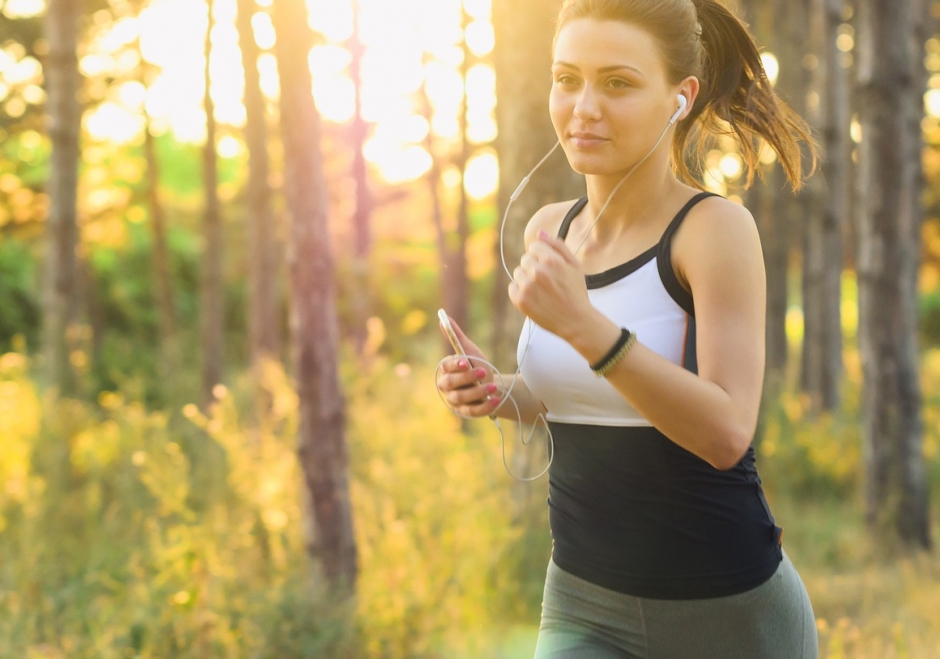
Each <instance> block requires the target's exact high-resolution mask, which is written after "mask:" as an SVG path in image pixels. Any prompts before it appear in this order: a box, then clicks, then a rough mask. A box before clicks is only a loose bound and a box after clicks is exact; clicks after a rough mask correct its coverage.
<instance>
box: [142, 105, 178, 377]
mask: <svg viewBox="0 0 940 659" xmlns="http://www.w3.org/2000/svg"><path fill="white" fill-rule="evenodd" d="M144 112H145V118H144V122H145V123H144V158H145V160H146V162H147V205H148V206H149V207H150V226H151V232H152V234H153V281H154V286H155V288H156V293H157V295H156V297H157V309H158V312H159V319H160V353H161V357H162V359H161V361H160V366H159V369H160V376H161V379H162V381H163V382H164V383H166V382H169V379H168V378H169V377H170V376H172V375H173V374H174V373H175V370H176V368H177V367H178V366H179V360H178V357H177V352H176V347H177V335H176V307H175V305H174V303H173V280H172V275H171V274H170V250H169V248H168V247H167V240H166V232H167V226H166V212H165V211H164V208H163V202H162V200H161V198H160V163H159V161H158V160H157V150H156V145H155V144H154V142H155V140H154V137H153V133H152V132H151V130H150V117H149V115H146V110H145V111H144Z"/></svg>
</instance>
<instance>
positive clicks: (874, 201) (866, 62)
mask: <svg viewBox="0 0 940 659" xmlns="http://www.w3.org/2000/svg"><path fill="white" fill-rule="evenodd" d="M860 11H861V16H860V21H859V23H860V27H861V35H860V37H859V43H860V45H861V47H862V50H861V56H862V60H861V62H860V66H859V87H860V89H859V91H860V101H861V107H860V110H861V112H860V114H861V123H862V131H863V135H864V139H863V142H862V145H861V160H862V168H861V169H862V176H864V179H863V183H862V187H863V189H864V190H865V192H866V196H865V198H864V199H863V200H862V203H861V204H860V205H861V207H862V208H861V209H860V212H859V220H860V222H861V225H860V227H859V231H858V238H859V255H858V269H859V307H860V309H859V320H860V322H859V341H860V347H861V355H862V368H863V373H864V378H865V382H864V404H863V409H864V422H863V436H864V441H865V449H866V466H867V473H866V490H867V491H866V495H867V497H866V499H867V519H868V522H869V524H870V525H871V527H872V530H873V532H874V534H875V536H876V537H877V538H878V540H879V541H880V542H881V543H882V544H885V545H887V546H888V547H889V548H892V547H894V546H898V545H899V546H901V547H905V548H913V547H924V548H927V547H929V546H930V544H931V537H930V528H929V515H928V484H927V478H926V473H925V468H924V459H923V418H922V400H921V398H922V397H921V391H920V384H919V374H918V367H917V269H918V265H919V262H920V229H921V223H922V220H923V208H922V202H921V200H920V199H919V198H918V196H917V193H918V191H919V189H920V184H919V180H920V178H921V176H922V172H921V167H922V165H921V159H920V157H919V153H917V154H916V157H914V156H915V150H916V145H918V144H919V143H920V137H919V133H920V122H919V121H918V122H915V121H913V119H914V117H918V116H921V117H922V113H923V105H922V100H921V98H920V96H921V94H922V90H920V89H918V87H917V84H918V83H919V82H920V81H921V80H922V74H921V72H920V67H921V62H922V61H923V52H922V49H923V43H917V44H915V43H913V42H914V41H915V40H914V39H913V38H912V37H914V36H915V34H916V32H915V30H916V24H915V20H914V18H915V15H914V11H913V8H912V6H911V3H907V2H904V3H897V2H892V1H891V0H864V1H863V2H861V5H860ZM921 19H922V16H920V15H918V16H917V20H918V21H919V20H921Z"/></svg>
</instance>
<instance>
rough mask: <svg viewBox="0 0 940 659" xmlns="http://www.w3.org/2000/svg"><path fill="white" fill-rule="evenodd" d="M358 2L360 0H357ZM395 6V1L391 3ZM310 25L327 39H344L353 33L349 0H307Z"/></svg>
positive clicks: (333, 40) (340, 40) (337, 40)
mask: <svg viewBox="0 0 940 659" xmlns="http://www.w3.org/2000/svg"><path fill="white" fill-rule="evenodd" d="M359 1H360V2H361V1H362V0H359ZM392 4H394V5H396V6H397V3H392ZM307 9H308V10H309V12H308V13H309V22H310V27H312V28H313V29H314V30H316V31H317V32H319V33H320V34H322V35H323V36H324V37H325V38H326V40H327V41H332V42H335V43H338V42H342V41H346V40H347V39H349V37H351V36H352V33H353V9H352V2H351V0H307Z"/></svg>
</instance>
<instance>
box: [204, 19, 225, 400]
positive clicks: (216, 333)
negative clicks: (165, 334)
mask: <svg viewBox="0 0 940 659" xmlns="http://www.w3.org/2000/svg"><path fill="white" fill-rule="evenodd" d="M214 7H215V0H208V12H209V22H208V26H207V27H206V76H205V78H206V92H205V97H204V99H205V100H204V107H205V111H206V143H205V145H204V147H203V152H202V171H203V186H204V189H205V203H206V209H205V219H204V220H203V240H204V244H203V250H204V251H203V258H202V282H201V290H200V294H201V295H200V297H201V300H200V312H201V316H200V321H201V328H200V329H201V345H202V389H203V390H202V400H203V403H204V404H208V403H209V401H211V400H212V390H213V388H214V387H215V386H216V385H217V384H219V383H220V382H222V370H223V365H224V360H225V354H224V348H223V342H224V330H225V327H224V326H225V322H224V315H225V288H224V282H223V278H222V277H223V273H222V211H221V209H220V207H219V190H218V188H219V172H218V155H217V147H216V122H215V104H214V103H213V101H212V94H211V93H210V90H211V86H212V77H211V75H210V73H209V60H210V58H211V55H212V28H213V27H214V25H215V21H214V19H213V15H212V13H213V9H214Z"/></svg>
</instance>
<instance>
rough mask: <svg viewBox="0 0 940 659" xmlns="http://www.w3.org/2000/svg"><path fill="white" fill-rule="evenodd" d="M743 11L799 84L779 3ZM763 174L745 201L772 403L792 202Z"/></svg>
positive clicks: (767, 171) (773, 175) (755, 3)
mask: <svg viewBox="0 0 940 659" xmlns="http://www.w3.org/2000/svg"><path fill="white" fill-rule="evenodd" d="M742 9H743V10H744V13H745V16H746V18H747V21H748V25H749V27H750V29H751V33H752V34H753V35H754V37H755V38H756V40H757V43H758V45H759V46H764V45H765V44H768V45H771V46H772V47H773V49H774V51H775V52H776V54H777V56H778V58H779V62H780V68H781V71H780V78H781V79H780V82H778V88H781V89H782V88H785V87H787V86H791V87H792V86H794V83H793V80H794V79H796V80H799V77H797V76H795V75H794V71H796V72H799V71H800V69H801V67H800V64H799V62H798V57H794V53H795V52H799V46H798V45H797V44H792V43H790V44H784V43H781V42H782V41H783V39H781V38H780V37H779V36H777V32H776V30H777V26H778V24H779V23H778V17H777V16H776V15H775V11H776V9H777V7H775V6H774V5H770V4H767V3H762V2H759V0H748V1H747V2H744V3H743V4H742ZM785 36H786V35H785ZM788 57H789V58H788ZM784 67H786V70H784ZM797 86H798V85H797ZM764 176H765V177H766V178H765V179H764V180H761V179H758V180H756V181H755V182H754V185H753V186H752V187H751V189H750V190H748V192H747V195H746V199H745V203H746V205H747V207H748V209H749V210H750V211H751V213H752V214H753V215H754V219H755V221H756V223H757V228H758V231H759V232H760V236H761V245H762V247H763V251H764V264H765V267H766V270H767V327H766V342H767V348H766V351H767V362H766V371H765V374H766V377H765V383H764V390H765V392H766V399H767V400H768V401H772V400H774V399H776V397H777V395H778V394H779V391H780V389H781V388H782V385H783V378H784V375H785V372H786V368H787V359H788V357H789V345H788V342H787V331H786V329H787V328H786V322H787V309H788V307H789V299H788V295H789V271H790V240H791V233H792V231H791V227H790V223H791V221H792V218H790V217H788V216H787V214H785V213H784V212H783V210H784V208H786V207H788V206H790V205H792V203H793V202H792V195H790V194H789V193H788V192H787V190H786V179H785V177H784V176H783V170H782V169H781V168H780V165H779V164H777V163H773V164H771V165H768V166H765V167H764Z"/></svg>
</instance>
